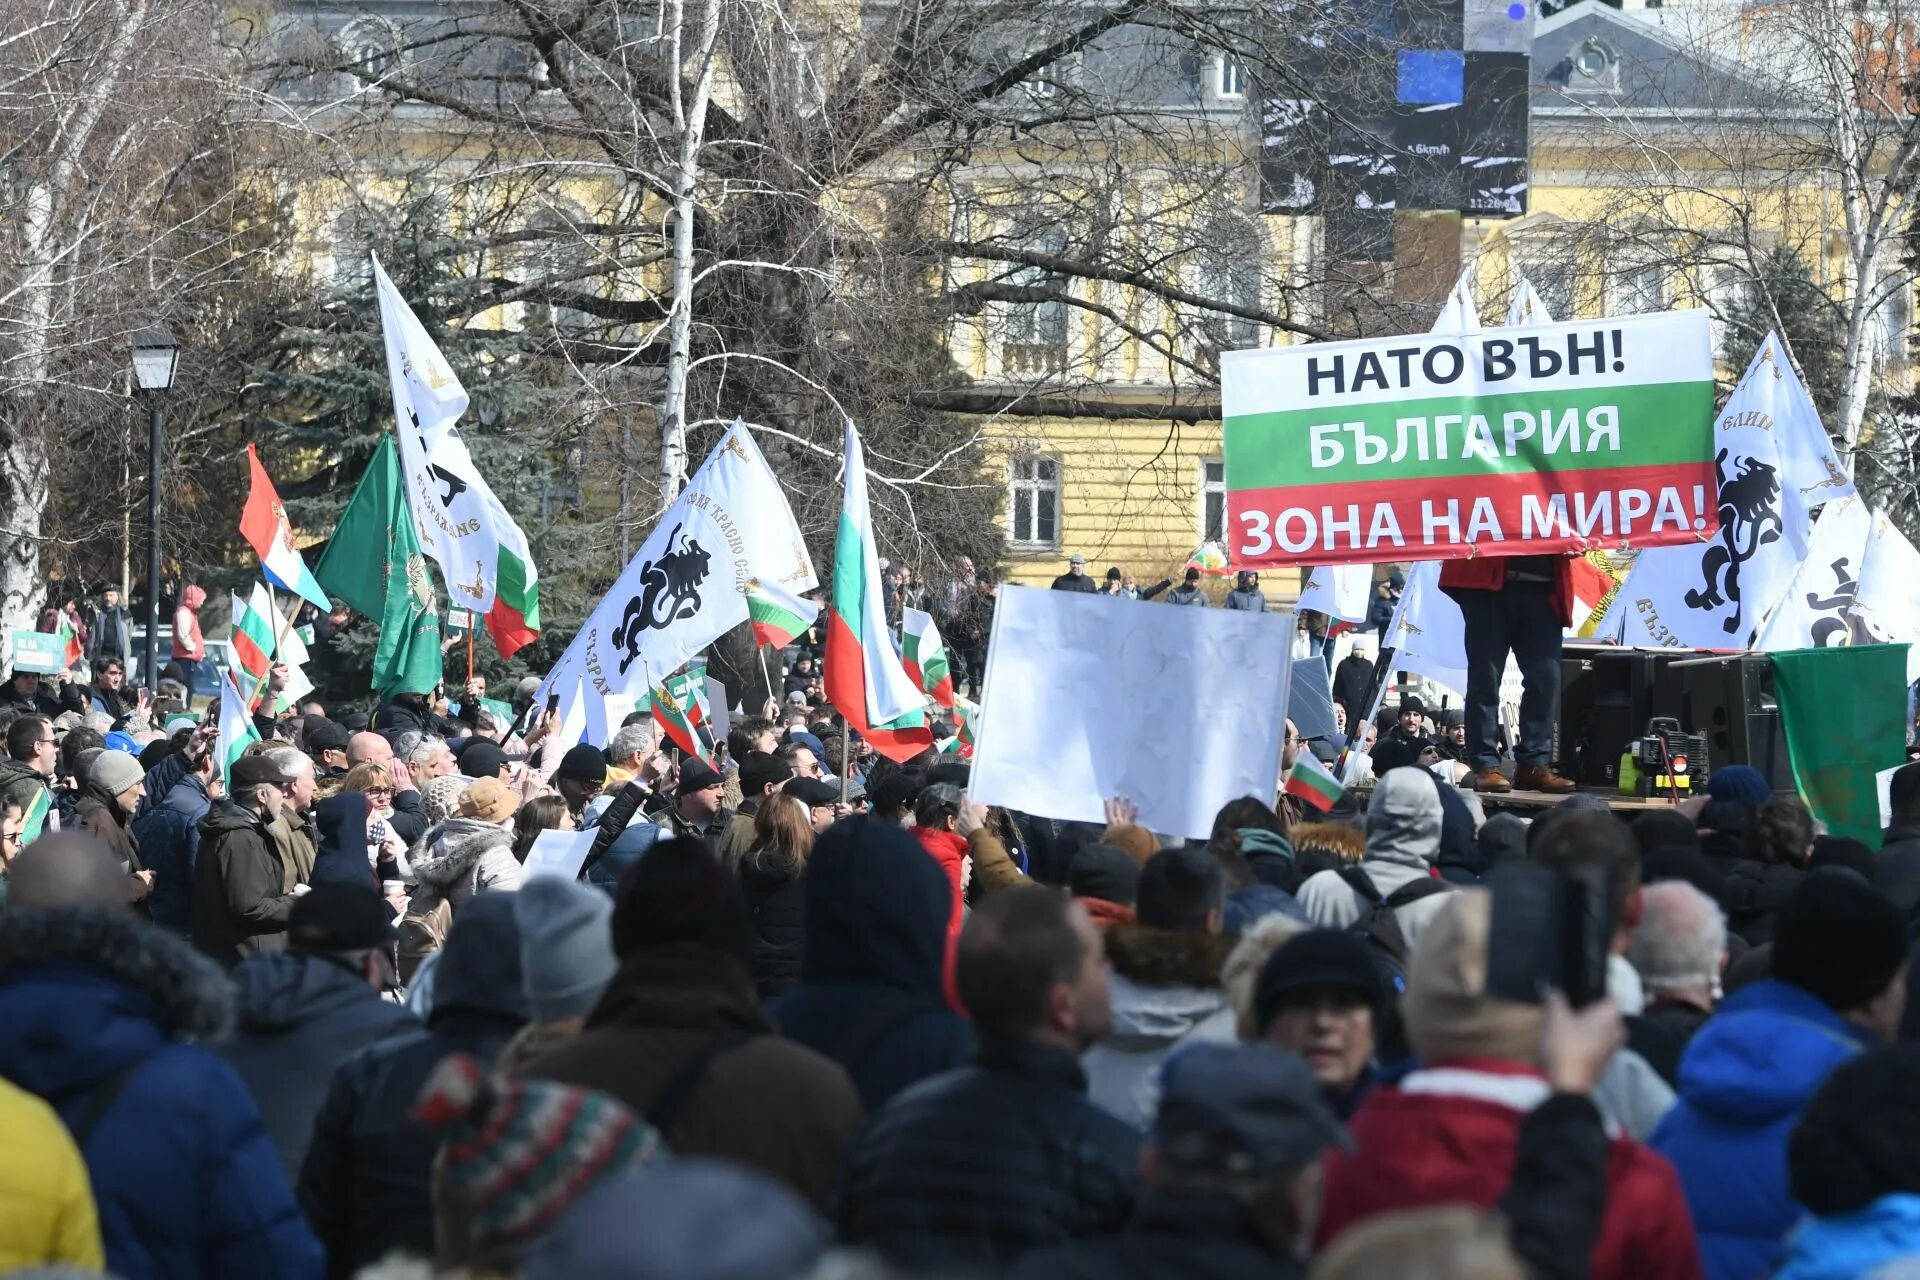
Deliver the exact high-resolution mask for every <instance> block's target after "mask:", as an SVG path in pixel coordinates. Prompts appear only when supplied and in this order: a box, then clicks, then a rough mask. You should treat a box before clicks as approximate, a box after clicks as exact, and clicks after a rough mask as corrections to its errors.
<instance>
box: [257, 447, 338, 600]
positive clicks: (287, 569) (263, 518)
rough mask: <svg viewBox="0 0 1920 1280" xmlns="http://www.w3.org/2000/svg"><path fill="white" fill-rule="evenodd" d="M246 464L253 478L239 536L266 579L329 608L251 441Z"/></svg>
mask: <svg viewBox="0 0 1920 1280" xmlns="http://www.w3.org/2000/svg"><path fill="white" fill-rule="evenodd" d="M247 466H248V468H249V471H250V473H251V476H252V479H251V481H250V482H249V483H248V485H247V505H246V506H245V507H244V508H243V509H242V510H241V512H240V536H241V537H243V538H245V539H246V540H247V545H249V546H251V547H252V548H253V549H254V551H255V553H257V554H258V555H259V557H260V568H261V569H262V570H263V571H264V572H265V573H266V575H267V581H269V582H271V583H273V585H274V586H276V587H279V588H280V589H281V590H283V591H291V592H293V593H294V594H295V595H297V596H299V597H300V598H301V599H302V600H308V601H311V602H312V603H313V605H314V607H315V608H317V609H319V610H320V611H321V612H322V613H326V612H329V611H330V610H332V608H333V605H332V603H331V602H329V601H328V600H327V593H326V592H324V591H322V590H321V589H320V584H319V583H318V582H316V581H315V580H314V577H313V573H312V571H311V570H309V569H308V568H307V562H306V561H305V560H303V559H301V558H300V548H298V547H296V546H294V545H293V525H292V524H290V523H289V522H288V521H287V509H286V508H285V507H284V506H282V505H281V504H280V495H279V493H277V492H276V491H275V490H274V487H273V481H272V480H271V479H270V478H269V477H268V476H267V469H266V468H265V467H263V466H261V465H260V455H259V454H257V453H255V452H254V450H253V446H252V445H248V446H247Z"/></svg>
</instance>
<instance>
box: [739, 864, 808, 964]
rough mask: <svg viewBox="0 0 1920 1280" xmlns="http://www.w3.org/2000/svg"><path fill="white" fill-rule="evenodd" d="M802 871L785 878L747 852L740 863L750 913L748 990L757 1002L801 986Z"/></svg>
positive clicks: (804, 901) (803, 935)
mask: <svg viewBox="0 0 1920 1280" xmlns="http://www.w3.org/2000/svg"><path fill="white" fill-rule="evenodd" d="M803 872H804V868H802V867H799V866H795V867H794V868H792V870H791V872H790V873H789V874H786V875H782V874H779V873H778V872H775V871H770V870H767V869H765V868H763V867H762V866H761V864H760V863H759V862H758V861H757V860H756V855H754V854H751V853H749V854H748V855H747V857H746V858H745V859H744V860H743V861H742V862H741V864H740V887H741V889H742V890H744V891H745V893H746V896H747V907H748V909H749V910H751V911H752V912H753V958H752V961H751V963H750V964H749V965H748V969H749V970H750V971H751V972H752V974H753V990H754V993H755V994H756V995H758V996H759V997H760V998H761V999H762V1000H771V999H772V998H773V997H774V996H777V995H780V994H782V993H783V992H786V991H789V990H791V989H792V988H794V987H796V986H798V985H799V983H800V952H801V947H802V945H803V943H804V941H805V938H806V931H807V896H806V895H807V885H806V876H805V875H804V874H803Z"/></svg>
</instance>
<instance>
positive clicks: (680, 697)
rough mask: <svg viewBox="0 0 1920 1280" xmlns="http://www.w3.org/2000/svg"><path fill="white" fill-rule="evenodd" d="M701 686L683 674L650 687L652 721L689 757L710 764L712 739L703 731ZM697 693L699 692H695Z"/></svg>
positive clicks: (703, 711) (703, 697)
mask: <svg viewBox="0 0 1920 1280" xmlns="http://www.w3.org/2000/svg"><path fill="white" fill-rule="evenodd" d="M703 684H704V682H695V681H694V680H693V679H692V678H691V677H690V676H688V675H687V674H686V673H684V672H683V673H681V674H680V675H677V676H670V677H668V678H667V679H665V680H662V681H661V682H660V683H659V684H657V685H655V686H654V687H653V719H654V723H656V724H658V725H659V726H660V731H661V732H662V733H664V734H666V735H667V740H668V741H670V742H672V743H673V745H674V746H676V747H678V748H680V750H681V751H683V752H685V753H686V754H687V755H690V756H697V757H699V758H700V759H701V760H702V761H703V762H705V763H706V764H708V765H711V764H713V737H712V734H711V732H710V731H708V730H707V729H706V723H707V716H706V712H705V709H704V708H703V707H702V706H701V703H702V702H704V701H705V698H706V691H705V689H704V687H702V686H703ZM695 690H698V692H695Z"/></svg>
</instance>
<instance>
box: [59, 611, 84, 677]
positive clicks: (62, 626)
mask: <svg viewBox="0 0 1920 1280" xmlns="http://www.w3.org/2000/svg"><path fill="white" fill-rule="evenodd" d="M59 618H60V621H59V622H58V623H57V624H55V627H54V634H55V635H57V636H59V637H60V640H61V642H62V643H63V644H65V645H66V648H65V649H64V650H62V651H61V655H60V660H61V662H62V663H64V664H65V665H66V666H67V667H69V668H71V667H72V666H73V664H74V663H76V662H78V661H80V655H81V649H80V633H79V632H78V631H76V630H75V629H74V626H73V619H72V618H69V617H68V616H67V611H66V610H65V609H62V610H60V613H59Z"/></svg>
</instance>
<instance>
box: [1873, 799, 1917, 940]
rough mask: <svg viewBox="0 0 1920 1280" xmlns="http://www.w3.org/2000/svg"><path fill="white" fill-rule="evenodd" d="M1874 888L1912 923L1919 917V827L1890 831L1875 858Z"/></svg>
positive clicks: (1899, 828)
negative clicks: (1917, 915)
mask: <svg viewBox="0 0 1920 1280" xmlns="http://www.w3.org/2000/svg"><path fill="white" fill-rule="evenodd" d="M1873 887H1874V888H1876V889H1878V890H1879V891H1880V893H1881V895H1882V896H1884V897H1885V898H1886V899H1887V900H1888V901H1889V902H1891V903H1893V905H1894V906H1896V907H1898V908H1899V909H1900V915H1901V917H1902V918H1903V919H1905V920H1907V921H1909V922H1911V921H1912V920H1913V919H1914V918H1915V916H1916V914H1920V826H1902V825H1900V824H1898V823H1896V824H1894V825H1893V826H1891V827H1888V828H1887V834H1886V838H1885V839H1884V840H1882V841H1881V844H1880V852H1879V853H1878V854H1877V855H1875V857H1874V859H1873Z"/></svg>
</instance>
